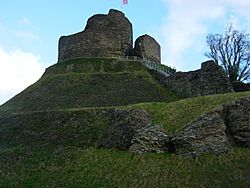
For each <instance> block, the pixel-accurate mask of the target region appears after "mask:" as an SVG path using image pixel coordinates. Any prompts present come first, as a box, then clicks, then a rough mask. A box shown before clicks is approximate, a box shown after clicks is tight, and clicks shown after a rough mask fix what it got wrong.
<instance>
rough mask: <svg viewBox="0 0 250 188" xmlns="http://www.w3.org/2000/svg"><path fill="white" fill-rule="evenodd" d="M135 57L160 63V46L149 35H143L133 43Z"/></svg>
mask: <svg viewBox="0 0 250 188" xmlns="http://www.w3.org/2000/svg"><path fill="white" fill-rule="evenodd" d="M135 55H136V56H139V57H142V58H148V59H150V60H152V61H154V62H158V63H161V46H160V45H159V44H158V42H157V41H156V40H155V39H154V38H152V37H151V36H149V35H143V36H140V37H138V38H137V39H136V41H135Z"/></svg>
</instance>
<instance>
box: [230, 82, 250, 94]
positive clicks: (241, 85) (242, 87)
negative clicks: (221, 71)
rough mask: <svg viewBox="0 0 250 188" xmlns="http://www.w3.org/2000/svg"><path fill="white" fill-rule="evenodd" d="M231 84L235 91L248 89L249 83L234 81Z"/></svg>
mask: <svg viewBox="0 0 250 188" xmlns="http://www.w3.org/2000/svg"><path fill="white" fill-rule="evenodd" d="M232 85H233V88H234V91H236V92H243V91H250V83H244V82H240V81H235V82H233V83H232Z"/></svg>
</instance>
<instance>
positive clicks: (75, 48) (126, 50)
mask: <svg viewBox="0 0 250 188" xmlns="http://www.w3.org/2000/svg"><path fill="white" fill-rule="evenodd" d="M132 36H133V35H132V24H131V23H130V22H129V20H128V19H127V18H126V17H125V15H124V14H123V13H122V12H120V11H118V10H113V9H111V10H110V11H109V13H108V15H103V14H97V15H94V16H92V17H91V18H89V20H88V22H87V25H86V28H85V29H84V31H82V32H79V33H76V34H73V35H69V36H62V37H61V38H60V39H59V55H58V62H61V61H64V60H67V59H72V58H77V57H83V56H84V57H111V56H125V55H129V54H130V53H131V51H132V50H133V38H132Z"/></svg>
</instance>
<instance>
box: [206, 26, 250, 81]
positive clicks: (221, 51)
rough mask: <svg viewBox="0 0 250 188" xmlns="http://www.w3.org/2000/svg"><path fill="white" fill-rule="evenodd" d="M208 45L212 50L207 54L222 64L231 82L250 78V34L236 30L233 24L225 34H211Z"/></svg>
mask: <svg viewBox="0 0 250 188" xmlns="http://www.w3.org/2000/svg"><path fill="white" fill-rule="evenodd" d="M207 45H208V47H209V50H210V51H209V52H207V53H205V56H206V57H209V58H212V59H213V60H214V61H215V62H216V63H217V64H218V65H221V66H222V67H223V68H224V70H225V72H226V74H227V75H228V77H229V78H230V81H231V82H234V81H245V80H248V79H249V78H250V39H249V34H245V33H241V32H239V31H238V30H234V29H233V27H232V25H231V26H230V27H229V28H228V29H226V31H225V33H224V34H209V35H208V36H207Z"/></svg>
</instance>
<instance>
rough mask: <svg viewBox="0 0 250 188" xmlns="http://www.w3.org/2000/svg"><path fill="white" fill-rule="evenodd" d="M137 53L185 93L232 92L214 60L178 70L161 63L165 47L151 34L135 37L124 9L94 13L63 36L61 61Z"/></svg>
mask: <svg viewBox="0 0 250 188" xmlns="http://www.w3.org/2000/svg"><path fill="white" fill-rule="evenodd" d="M126 56H137V57H139V58H141V60H143V61H142V62H143V63H144V65H145V66H146V67H147V68H149V69H151V70H154V71H156V74H159V75H157V76H156V77H157V79H158V81H160V82H161V83H162V84H164V85H165V86H166V87H167V88H171V90H173V91H174V93H175V94H176V95H178V96H181V97H194V96H202V95H209V94H215V93H225V92H232V91H233V88H232V85H231V84H230V83H229V80H228V78H227V76H226V75H225V73H224V71H223V70H222V68H221V67H220V66H218V65H217V64H216V63H215V62H214V61H207V62H204V63H203V64H202V66H201V69H198V70H196V71H190V72H183V73H182V72H177V73H176V71H175V70H173V69H171V68H170V67H167V66H165V65H163V64H161V47H160V45H159V44H158V42H157V41H156V40H155V39H154V38H153V37H151V36H149V35H142V36H140V37H138V38H137V39H136V40H135V44H134V47H133V29H132V24H131V23H130V21H129V20H128V18H126V17H125V15H124V13H122V12H121V11H118V10H114V9H110V11H109V13H108V14H107V15H105V14H96V15H94V16H92V17H90V18H89V19H88V21H87V25H86V27H85V29H84V30H83V31H82V32H79V33H76V34H73V35H69V36H62V37H61V38H60V39H59V56H58V62H59V63H60V62H63V61H66V60H69V59H75V58H80V57H100V58H105V57H107V58H119V57H126Z"/></svg>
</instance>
